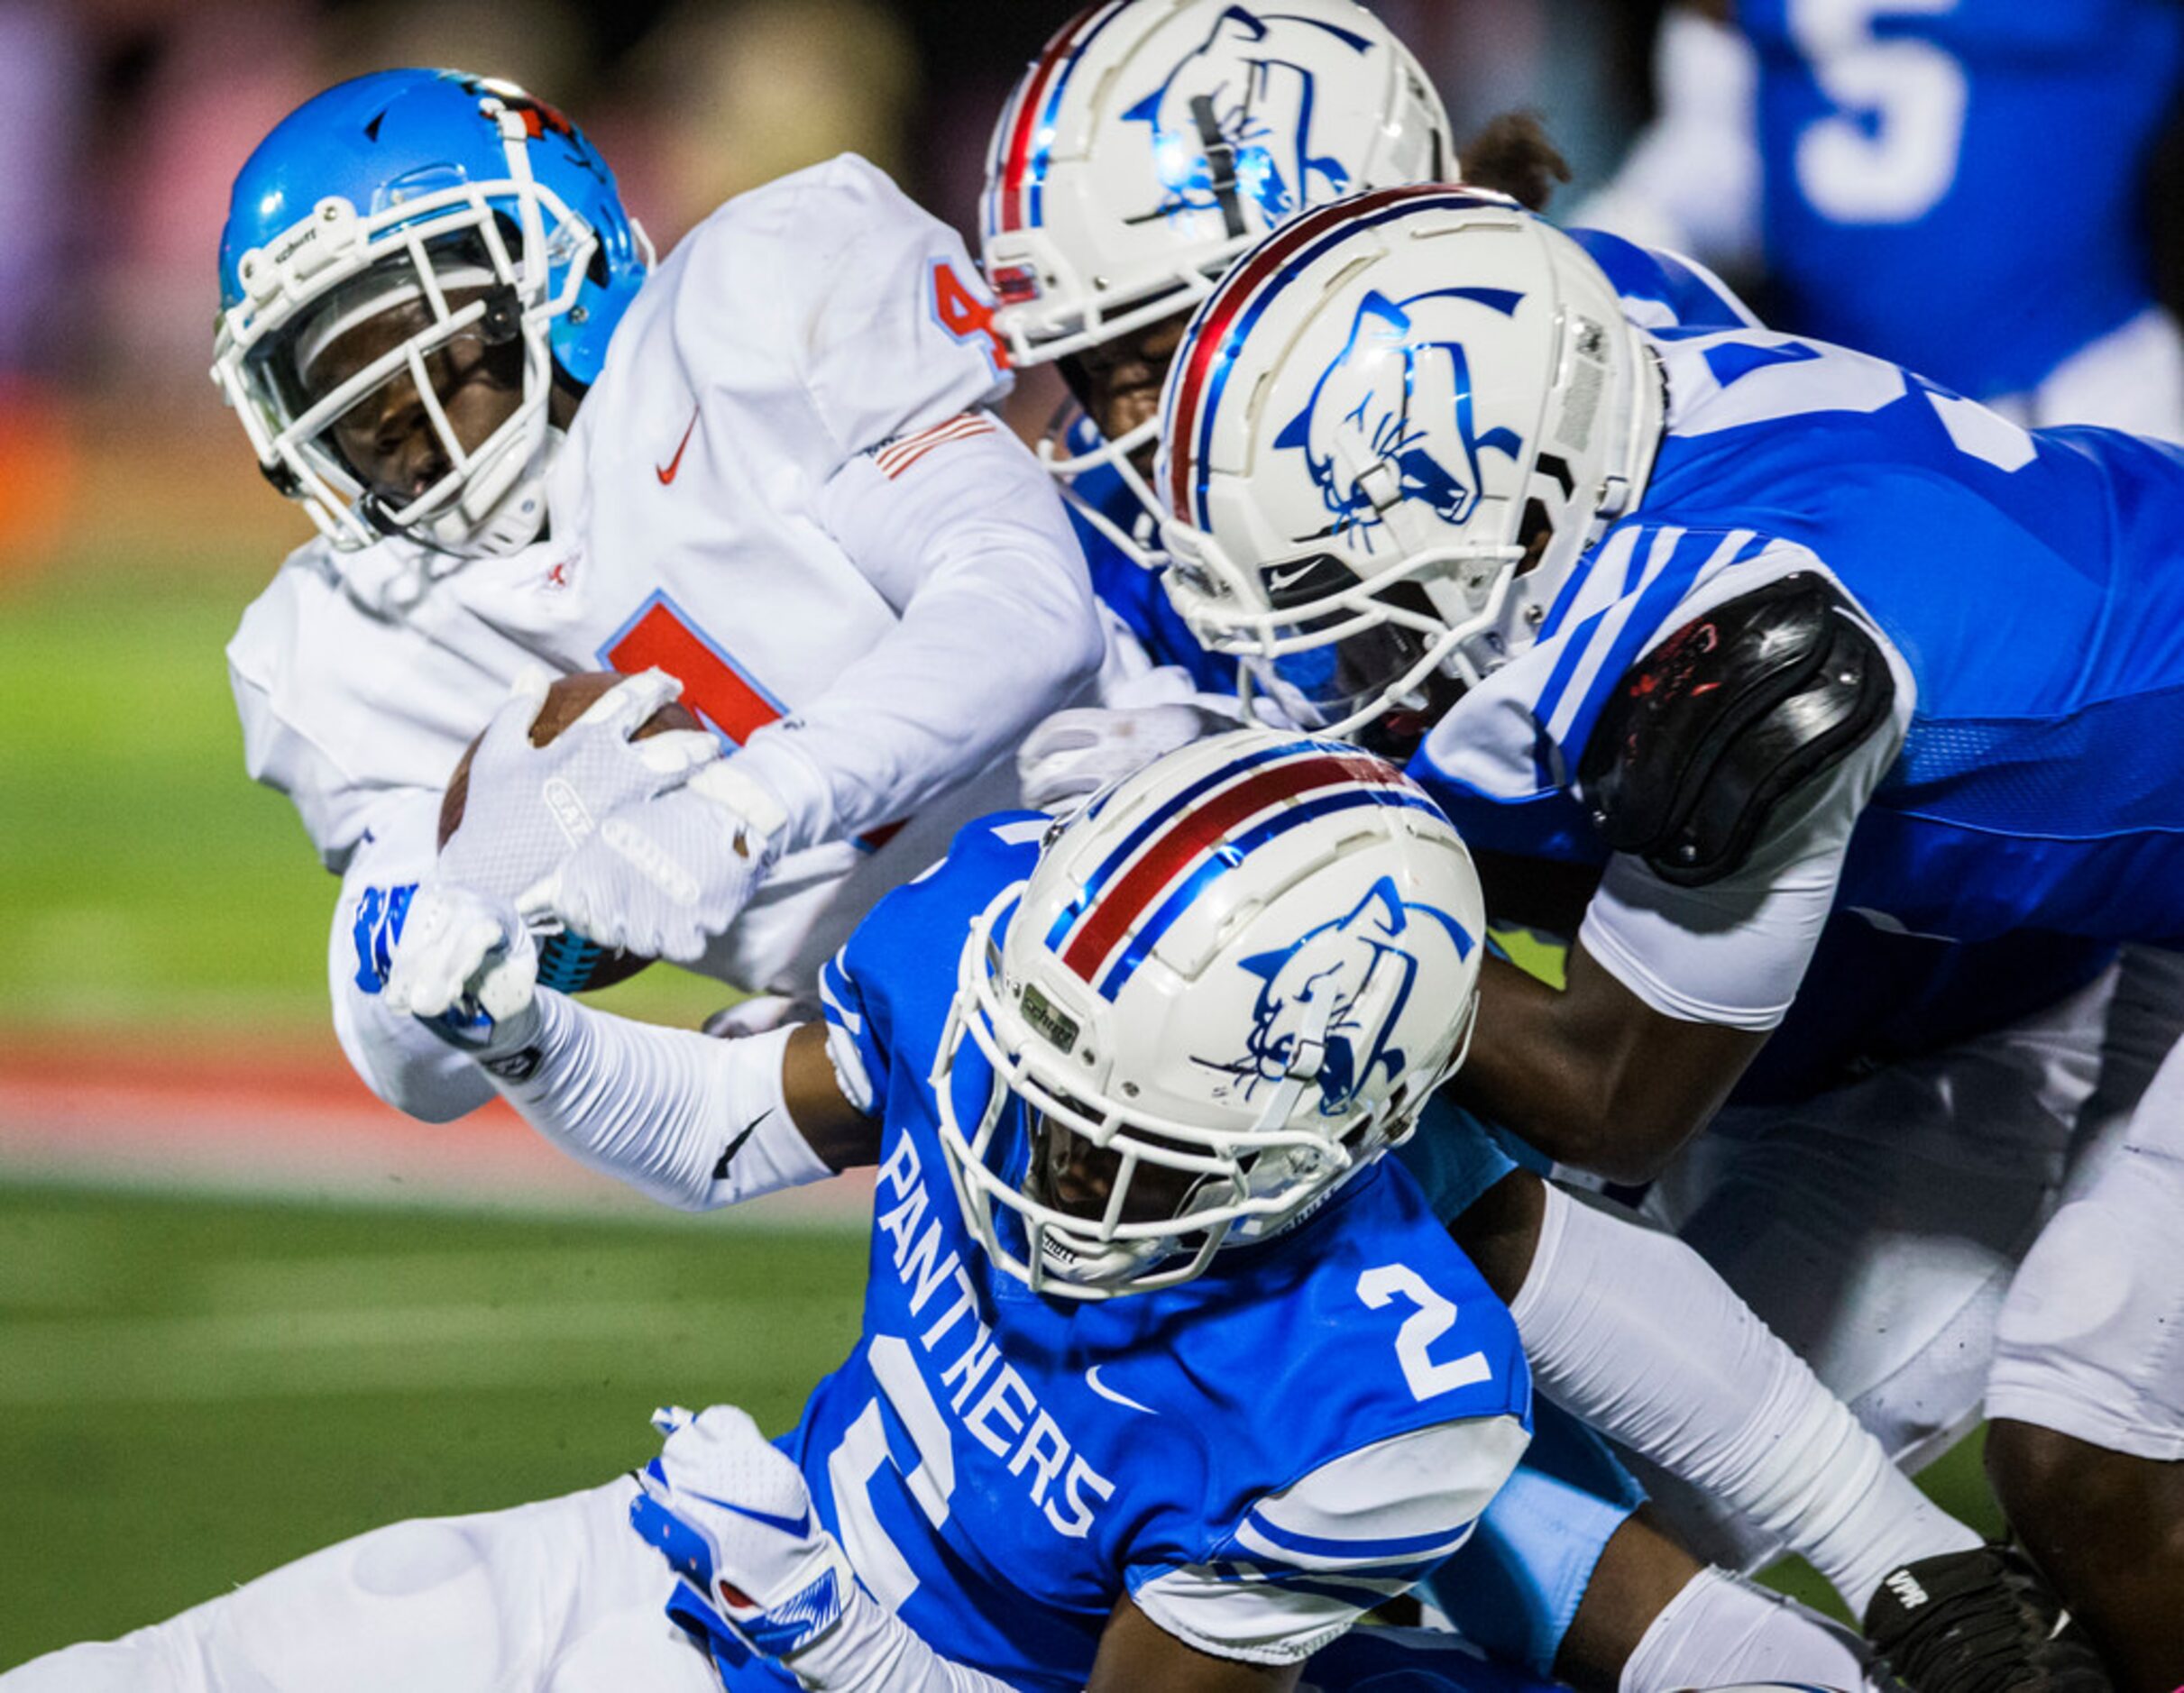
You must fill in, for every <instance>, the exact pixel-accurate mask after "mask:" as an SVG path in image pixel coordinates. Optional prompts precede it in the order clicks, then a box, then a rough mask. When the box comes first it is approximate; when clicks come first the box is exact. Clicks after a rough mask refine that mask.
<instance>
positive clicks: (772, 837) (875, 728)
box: [547, 159, 1103, 960]
mask: <svg viewBox="0 0 2184 1693" xmlns="http://www.w3.org/2000/svg"><path fill="white" fill-rule="evenodd" d="M765 205H766V212H765V214H764V216H765V217H766V218H770V219H773V220H775V221H777V222H778V224H779V227H778V229H776V228H775V227H774V225H773V224H772V223H768V222H763V221H760V217H761V215H760V214H758V213H756V212H754V213H751V214H749V215H748V223H749V227H748V228H747V229H746V230H745V232H744V233H745V237H746V239H745V241H744V243H742V245H741V247H739V249H738V250H737V251H734V252H722V253H721V254H720V257H719V260H718V261H717V262H719V263H720V266H721V276H720V284H719V288H718V289H717V290H716V289H713V288H703V289H700V288H698V286H697V284H698V279H697V278H695V277H694V276H693V281H692V284H691V287H692V288H693V290H694V291H696V292H698V293H699V294H701V295H703V294H716V293H717V294H718V295H719V296H720V297H734V298H739V299H746V298H748V299H763V300H766V301H769V302H772V303H774V304H775V307H776V308H777V316H778V318H779V321H778V324H777V325H775V329H774V334H773V335H772V339H773V340H774V341H775V343H777V344H778V345H779V346H780V347H781V348H782V349H783V358H782V361H781V362H782V368H781V369H780V370H778V371H775V372H773V373H772V374H771V376H770V377H769V378H768V386H769V389H770V390H771V391H775V392H776V393H777V395H778V397H779V404H778V406H776V407H773V408H772V409H773V415H775V416H776V417H777V420H778V423H779V426H780V428H781V429H782V430H783V432H784V433H785V435H787V436H788V437H789V438H791V439H793V440H794V441H795V442H796V443H797V444H798V445H799V449H800V453H801V456H802V457H803V459H804V461H805V462H808V463H811V464H812V465H814V466H825V467H828V470H827V473H826V475H825V480H824V482H823V485H822V486H820V487H819V488H817V489H816V490H813V493H814V499H813V509H814V510H815V512H816V515H817V517H818V518H819V520H820V521H821V523H822V524H823V525H824V526H825V527H826V528H827V529H828V531H829V532H830V534H831V535H832V536H833V537H834V539H835V540H836V541H837V542H838V543H839V544H840V545H841V547H842V549H843V551H844V552H845V553H846V554H848V555H849V559H850V561H851V562H852V563H854V564H855V565H856V566H857V568H858V570H859V571H860V572H862V573H863V574H864V576H865V577H866V578H867V580H868V581H870V582H871V584H872V586H873V587H874V589H875V590H876V591H877V592H878V593H879V595H880V596H881V598H882V599H884V600H885V601H886V603H887V605H888V607H889V608H890V609H892V610H893V611H894V612H895V617H896V619H897V620H896V623H895V627H893V628H892V629H890V630H889V631H887V632H886V634H885V635H884V636H882V637H881V638H880V639H879V640H878V641H877V643H876V645H874V646H873V647H872V648H871V649H870V650H869V651H868V652H867V653H866V654H864V655H863V656H862V657H860V658H859V659H858V661H857V663H855V664H854V665H852V666H850V667H849V670H847V671H846V672H845V673H843V674H842V675H841V676H840V678H838V679H837V680H836V681H835V682H833V684H832V685H830V687H828V688H827V689H826V690H825V691H823V692H821V694H819V695H818V696H817V697H816V698H814V699H812V700H804V701H800V702H799V704H798V709H796V711H795V712H794V714H793V715H792V716H790V717H789V718H785V719H784V720H782V721H781V722H779V723H775V724H772V725H768V726H767V727H766V728H762V729H759V730H757V732H756V733H754V734H753V735H752V736H751V737H749V739H748V742H747V743H746V744H745V745H744V746H743V747H742V748H741V749H740V750H739V751H738V752H737V753H735V754H734V755H731V756H730V757H729V758H727V759H726V760H724V761H723V762H722V763H721V764H720V766H719V768H718V769H717V770H716V771H713V772H711V773H707V774H706V775H705V776H703V777H702V779H700V780H698V781H695V782H693V783H692V784H691V785H690V786H689V787H688V788H687V789H686V790H685V791H684V792H680V793H677V794H674V795H667V796H664V797H662V798H661V799H660V800H658V801H653V802H649V803H646V804H642V805H638V806H633V807H631V808H629V809H628V810H626V811H625V812H624V813H623V814H622V816H621V817H620V818H619V820H618V823H617V826H616V827H614V828H606V829H602V830H601V834H600V836H599V837H598V838H597V839H596V840H595V841H593V842H590V843H587V844H586V846H585V847H583V848H581V849H579V851H578V852H577V853H576V854H574V856H572V858H571V859H570V861H569V862H568V863H567V864H566V865H564V866H563V868H562V870H561V873H560V874H559V877H558V879H557V881H556V883H555V884H554V885H553V886H552V887H551V888H550V889H549V890H548V891H547V897H549V898H550V900H551V902H552V904H553V906H554V909H555V911H558V912H559V913H560V914H561V915H562V916H564V918H566V919H567V920H568V921H569V922H570V923H571V924H572V925H573V926H574V927H575V928H576V929H580V930H581V931H582V932H583V933H584V934H586V935H588V936H590V937H591V938H593V939H595V940H598V941H600V942H601V943H602V944H605V945H610V946H626V947H630V948H631V949H632V950H636V951H641V952H647V953H650V954H653V955H654V956H667V957H672V958H678V959H684V960H688V959H690V958H694V957H695V956H697V954H698V952H699V951H700V950H701V949H702V946H703V944H704V938H705V937H706V936H707V935H710V934H717V933H719V932H720V931H721V930H722V929H725V928H726V927H727V926H728V924H729V923H730V921H732V920H733V919H734V917H735V915H736V913H737V911H739V909H740V908H741V906H742V904H743V903H744V901H747V900H748V898H749V897H750V894H751V892H752V891H753V889H754V888H755V887H756V885H757V882H758V880H759V878H760V877H761V876H762V875H763V874H764V870H765V868H766V865H767V864H769V863H770V862H771V861H772V860H773V859H774V858H775V857H777V856H780V855H781V854H783V853H785V852H791V851H794V850H796V849H797V848H800V847H805V846H815V845H818V844H820V843H821V842H826V841H833V840H840V839H842V838H844V837H850V836H854V835H857V834H858V833H860V832H862V831H864V830H867V829H869V828H876V827H879V826H883V825H886V824H888V823H894V822H899V821H900V820H902V819H904V818H906V817H908V816H910V815H912V814H913V812H915V811H916V810H918V809H919V808H920V807H921V806H922V805H924V804H925V803H926V802H927V801H930V800H931V799H933V798H934V797H935V796H936V795H938V794H940V793H941V792H945V791H946V790H948V789H950V788H953V787H956V786H958V785H959V784H960V783H962V782H966V781H968V780H969V779H970V778H971V777H973V776H975V775H977V773H980V772H981V771H983V770H984V769H986V767H987V766H988V765H990V764H993V763H994V762H995V761H996V759H998V758H1000V757H1002V756H1004V755H1005V754H1007V753H1008V752H1009V751H1010V750H1012V749H1013V748H1014V746H1015V745H1016V743H1017V742H1018V741H1020V740H1021V739H1022V738H1023V734H1024V732H1025V731H1026V730H1028V729H1029V728H1031V726H1032V724H1034V723H1036V722H1038V721H1039V719H1040V718H1042V717H1044V716H1046V715H1047V714H1048V713H1049V712H1051V711H1052V710H1055V709H1058V708H1060V707H1061V706H1064V705H1067V704H1069V701H1070V700H1072V699H1073V698H1074V697H1076V696H1077V695H1078V693H1080V692H1081V691H1083V690H1084V689H1085V688H1086V686H1087V684H1088V683H1089V682H1090V681H1091V679H1092V677H1093V675H1094V674H1095V673H1096V672H1097V667H1098V664H1099V662H1100V657H1101V654H1102V650H1103V642H1102V637H1101V631H1100V625H1099V620H1098V618H1097V612H1096V609H1095V606H1094V601H1093V599H1092V590H1091V584H1090V581H1089V579H1088V577H1087V573H1086V570H1085V563H1084V557H1083V554H1082V553H1081V552H1080V551H1079V550H1078V545H1077V541H1076V538H1075V535H1073V533H1072V532H1071V530H1070V527H1069V520H1068V517H1067V516H1066V515H1065V513H1064V511H1063V508H1062V505H1061V501H1060V497H1059V496H1058V495H1057V494H1056V492H1055V491H1054V489H1053V486H1052V484H1051V481H1050V480H1049V479H1048V478H1047V476H1046V474H1045V472H1044V471H1042V470H1041V468H1040V466H1039V464H1038V462H1037V461H1036V460H1035V459H1033V458H1032V454H1031V453H1029V452H1028V451H1027V450H1026V449H1025V448H1024V447H1023V445H1022V444H1020V443H1019V442H1018V441H1017V440H1016V439H1015V437H1014V435H1010V434H1009V433H1008V431H1007V430H1006V429H1005V428H1004V427H1002V426H1000V425H999V424H998V422H997V420H996V419H995V418H994V416H992V414H991V413H990V412H989V411H988V410H986V407H988V406H989V405H990V404H991V403H993V402H995V401H996V400H998V399H999V398H1001V397H1002V396H1003V395H1005V393H1006V392H1007V390H1008V387H1009V378H1008V375H1007V372H1006V370H1005V365H1004V362H1003V359H1002V353H1001V346H1002V343H1001V341H1000V338H999V337H998V336H997V335H996V334H994V333H993V331H992V329H991V328H990V325H989V324H988V321H987V320H988V319H989V317H990V315H991V307H990V306H989V305H988V304H987V303H986V301H985V300H984V298H983V297H982V296H981V295H979V294H977V293H974V292H973V290H974V289H975V288H982V287H983V285H982V284H980V283H979V282H978V281H977V271H976V270H975V269H973V267H972V266H971V263H970V261H969V258H968V255H967V254H965V253H964V252H963V250H962V245H961V243H960V242H959V241H958V240H957V238H956V237H955V236H954V235H953V234H951V233H950V232H949V231H947V230H946V229H945V228H944V227H943V226H941V224H938V223H936V222H935V221H934V220H933V219H931V217H929V216H928V215H925V214H924V213H922V212H920V211H919V210H918V209H917V208H916V207H915V206H913V205H911V203H910V202H909V201H908V200H907V199H905V198H904V197H903V196H902V194H901V193H900V192H899V191H898V190H896V189H895V188H894V187H893V185H892V184H890V183H888V182H887V181H886V178H883V177H881V176H880V175H879V173H878V172H877V171H876V170H874V169H872V168H871V167H870V166H868V165H866V164H864V163H863V162H862V161H861V160H854V159H844V160H836V161H835V163H834V164H832V165H830V166H828V167H826V168H825V169H824V170H822V171H817V172H809V173H806V174H805V176H804V177H803V178H798V179H797V183H796V185H795V186H794V187H793V188H792V187H788V186H786V185H785V186H784V187H783V188H781V189H780V190H779V191H778V193H777V194H776V195H775V197H774V198H773V199H770V200H767V201H766V203H765ZM700 260H702V261H705V262H715V261H713V260H711V259H708V258H706V257H705V255H704V254H703V253H701V255H700ZM700 260H693V264H694V263H696V262H699V261H700ZM739 267H740V268H742V269H744V270H763V272H764V275H763V278H762V279H761V281H759V282H756V283H755V282H753V281H751V280H749V279H739V277H738V274H737V273H738V269H739ZM678 328H679V330H680V331H681V333H683V334H684V337H685V338H686V339H693V344H694V338H696V337H700V336H702V334H703V326H702V325H696V324H690V325H678ZM695 357H696V355H695V354H693V359H694V358H695ZM693 368H698V366H696V365H695V364H693ZM689 889H694V890H695V892H694V894H692V895H691V896H690V897H687V898H685V897H683V894H684V891H685V890H689Z"/></svg>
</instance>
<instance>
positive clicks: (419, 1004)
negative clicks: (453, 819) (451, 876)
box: [383, 877, 539, 1063]
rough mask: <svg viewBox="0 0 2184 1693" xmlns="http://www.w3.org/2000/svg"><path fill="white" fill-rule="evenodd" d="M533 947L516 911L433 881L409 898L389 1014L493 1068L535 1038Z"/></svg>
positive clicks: (392, 972)
mask: <svg viewBox="0 0 2184 1693" xmlns="http://www.w3.org/2000/svg"><path fill="white" fill-rule="evenodd" d="M537 982H538V947H537V942H535V941H534V940H533V939H532V938H531V934H530V930H529V929H527V928H525V926H524V924H523V921H522V920H521V919H520V918H518V916H517V915H516V908H515V907H514V906H512V905H510V904H509V902H508V901H506V900H495V899H491V898H488V897H487V896H486V895H484V894H482V893H478V892H473V890H471V889H469V888H464V887H458V886H457V885H455V884H454V883H451V882H447V881H445V880H442V879H440V878H437V877H436V878H434V879H433V880H431V881H428V882H426V883H422V884H421V885H420V886H419V887H418V891H417V892H416V893H415V894H413V895H412V896H411V898H410V901H409V910H408V915H407V916H406V917H405V918H404V919H403V922H402V932H401V938H400V939H399V940H398V941H397V942H396V943H395V947H394V957H393V962H392V964H391V965H390V968H389V970H388V972H387V985H386V987H385V989H384V990H383V992H384V993H385V996H386V1003H387V1008H388V1010H390V1011H393V1012H395V1013H396V1014H397V1015H399V1014H400V1013H401V1012H403V1011H408V1013H410V1015H412V1016H413V1017H415V1018H417V1019H418V1020H419V1021H420V1022H422V1023H423V1024H424V1025H425V1026H426V1027H427V1029H429V1030H432V1032H433V1033H434V1034H436V1035H437V1036H439V1038H440V1039H443V1040H445V1041H446V1042H447V1043H448V1044H449V1045H450V1046H454V1047H459V1048H462V1049H463V1051H465V1052H467V1053H469V1054H471V1055H472V1056H473V1057H475V1058H477V1059H478V1060H480V1062H482V1063H491V1062H494V1061H495V1060H498V1059H500V1058H505V1057H509V1056H510V1055H511V1054H514V1053H517V1052H520V1051H522V1050H523V1049H524V1048H526V1047H528V1046H529V1045H530V1044H531V1043H532V1041H533V1040H534V1039H537V1032H538V1022H539V1012H538V1004H537Z"/></svg>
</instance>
